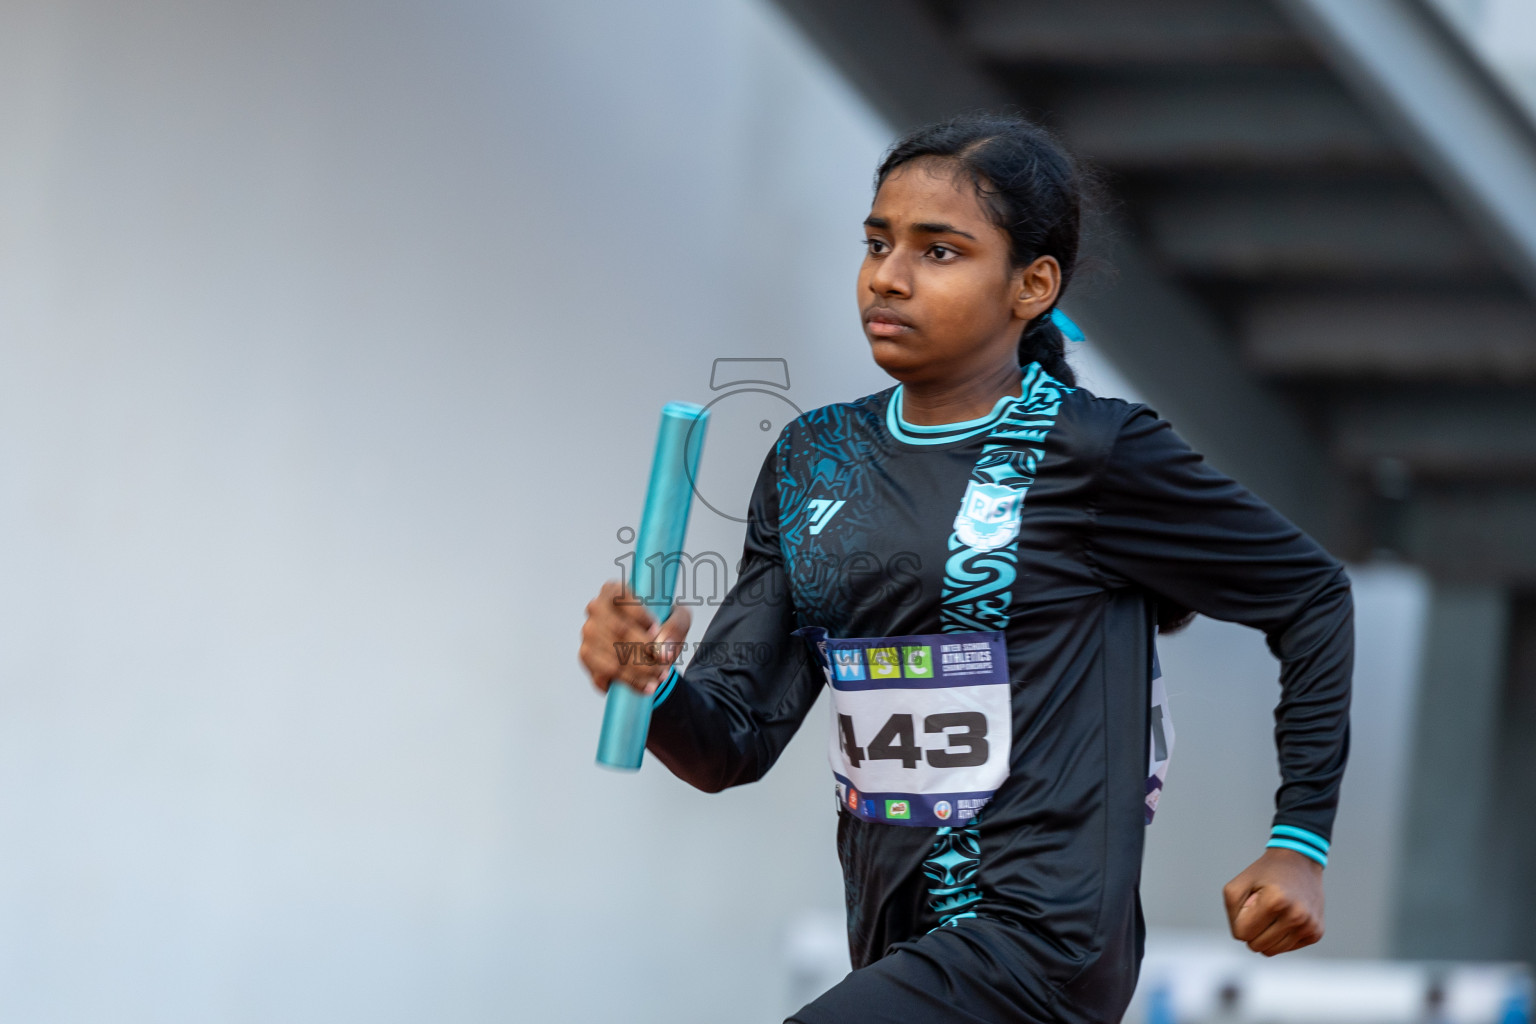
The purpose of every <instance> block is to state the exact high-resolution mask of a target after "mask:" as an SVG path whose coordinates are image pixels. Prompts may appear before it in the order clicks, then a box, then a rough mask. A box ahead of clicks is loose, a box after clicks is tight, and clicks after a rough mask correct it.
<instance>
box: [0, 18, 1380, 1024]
mask: <svg viewBox="0 0 1536 1024" xmlns="http://www.w3.org/2000/svg"><path fill="white" fill-rule="evenodd" d="M887 141H888V139H887V134H886V131H885V129H884V128H883V127H882V126H881V125H879V124H878V123H877V122H876V121H875V119H874V118H873V116H872V115H871V114H870V113H869V112H868V111H867V110H866V109H865V108H864V107H863V106H862V104H861V103H860V102H859V101H858V100H857V99H856V98H855V97H854V96H853V95H852V94H851V93H850V92H849V90H848V89H847V87H846V86H844V85H843V84H842V83H841V82H840V81H839V80H838V79H837V78H836V76H835V75H834V74H833V73H832V72H831V71H830V70H829V69H828V68H827V67H825V66H824V65H823V64H822V63H821V62H820V61H819V59H818V58H816V57H815V56H814V54H813V53H812V52H811V50H810V49H809V48H808V47H807V46H806V44H805V43H804V42H803V41H801V40H800V39H799V38H798V37H797V36H796V35H795V34H794V33H793V32H792V31H791V30H790V29H789V28H788V26H787V25H785V24H784V23H783V22H782V20H781V19H780V17H779V16H778V15H777V13H776V11H774V10H773V9H772V8H771V7H770V6H769V5H768V4H766V3H764V2H762V0H657V2H653V3H648V4H626V3H619V2H614V0H565V2H563V3H560V4H544V3H525V2H501V3H490V2H476V0H447V2H440V3H435V4H425V3H418V4H406V5H390V6H386V7H381V6H379V5H376V4H366V3H362V2H360V0H314V2H305V3H301V2H297V0H280V2H276V3H268V4H261V5H252V4H239V3H233V2H228V0H226V2H214V0H138V2H136V3H132V4H113V3H108V2H105V0H8V2H6V3H4V4H0V537H3V538H5V539H4V541H3V542H0V1020H17V1021H38V1022H46V1021H102V1020H111V1021H114V1022H123V1024H129V1022H139V1021H144V1022H148V1021H156V1022H160V1021H186V1022H193V1021H196V1022H206V1021H283V1022H300V1021H326V1022H337V1021H353V1020H355V1021H369V1022H384V1021H410V1022H416V1021H422V1020H433V1021H492V1020H495V1021H505V1020H552V1021H595V1020H608V1019H618V1018H620V1017H621V1016H622V1017H623V1019H626V1020H631V1021H667V1022H688V1021H719V1020H734V1021H749V1020H762V1021H769V1020H776V1019H778V1016H779V1015H780V1014H782V1013H783V1012H784V1011H785V1010H786V1009H788V1008H790V1004H791V1003H792V1002H793V1000H794V999H795V998H796V991H802V992H803V989H804V988H805V986H806V985H808V984H810V982H807V981H806V980H805V979H803V978H802V979H800V980H799V981H796V980H795V979H794V978H791V977H790V975H789V973H788V968H787V967H786V963H785V959H784V947H785V942H786V935H787V934H788V933H789V932H790V931H791V930H792V929H799V930H800V933H801V936H802V938H804V934H803V933H804V931H805V928H806V927H808V926H807V925H806V922H807V921H810V922H814V921H816V920H818V919H822V918H824V917H825V916H826V915H828V914H832V915H835V914H836V912H837V911H838V909H839V908H840V906H841V892H840V885H839V879H838V874H837V868H836V862H835V857H834V855H833V851H832V844H831V833H832V827H833V816H832V813H831V809H830V807H829V806H828V800H827V786H826V781H825V767H824V765H823V763H822V758H821V748H820V743H821V736H820V733H819V730H810V731H808V732H807V734H806V735H803V736H802V737H800V738H799V739H798V740H797V741H796V743H795V744H794V745H793V746H792V747H791V749H790V750H789V751H788V753H787V754H786V755H785V758H784V760H783V763H782V764H781V766H780V767H779V768H778V769H777V770H776V771H775V772H774V773H773V775H772V776H770V778H769V779H768V780H767V781H766V782H765V783H763V784H762V785H759V786H755V787H751V788H749V789H746V790H742V791H739V792H734V793H729V794H725V795H722V796H717V797H706V796H703V795H701V794H697V793H694V792H692V791H690V790H688V789H686V788H685V787H683V786H682V785H681V784H680V783H677V782H676V781H675V780H672V779H671V778H670V777H669V776H667V775H666V774H665V772H663V771H661V770H659V769H658V768H657V767H656V766H654V765H652V766H651V767H649V768H648V769H647V770H645V771H643V772H641V773H640V774H639V775H638V776H620V775H613V774H605V773H602V772H600V771H598V770H597V769H595V768H594V767H593V766H592V753H593V748H594V744H595V738H596V732H597V724H598V720H599V717H600V714H601V704H600V702H599V701H598V700H596V699H595V698H594V697H593V696H592V695H591V694H590V693H589V692H588V691H587V690H586V689H585V686H584V684H583V682H582V680H581V676H580V673H579V670H578V668H577V666H576V664H575V658H574V650H575V641H576V631H577V628H578V625H579V622H580V619H581V608H582V605H583V604H584V602H585V601H586V599H587V597H588V596H590V594H591V593H592V592H593V591H594V590H595V588H596V586H597V585H598V583H599V582H600V581H601V580H602V579H603V578H604V577H605V576H606V575H608V574H611V573H613V572H615V571H616V570H615V568H614V565H613V562H614V559H616V558H617V557H619V556H620V555H621V554H622V552H623V550H624V548H623V545H622V544H621V543H620V542H619V541H618V539H617V537H616V533H617V531H618V530H619V529H620V528H621V527H624V526H633V525H635V518H636V516H637V514H638V511H639V503H640V497H641V494H642V489H643V484H644V475H645V472H646V463H647V461H648V459H649V449H650V444H651V439H652V436H653V432H654V425H655V417H656V413H657V409H658V407H659V405H660V404H661V402H663V401H665V400H667V399H673V398H683V399H692V400H708V399H710V398H711V397H713V393H712V392H711V391H710V389H709V374H710V364H711V361H712V360H713V359H714V358H716V357H720V356H775V357H782V358H785V359H786V360H788V362H789V365H790V368H791V375H792V382H793V386H792V388H791V391H790V393H789V397H790V398H791V399H792V400H793V401H794V402H795V403H796V404H797V405H799V406H800V407H801V408H809V407H812V406H814V405H818V404H822V403H825V402H828V401H833V400H838V399H843V398H848V397H852V396H857V395H861V394H865V393H868V392H870V391H873V390H876V389H878V388H880V387H883V386H885V383H886V381H885V380H884V379H883V377H882V376H881V374H880V373H879V371H878V370H877V369H876V368H875V367H874V366H873V365H872V364H871V363H870V362H869V360H868V358H867V355H866V352H865V348H864V343H863V341H862V338H861V336H860V335H859V333H858V328H857V323H856V319H855V309H854V303H853V301H852V290H853V275H854V271H855V267H856V264H857V260H858V258H859V245H858V242H859V237H860V234H861V233H860V231H859V229H858V222H859V220H860V219H861V218H862V216H863V213H864V210H865V209H866V205H867V201H868V191H867V190H868V176H869V173H870V171H871V169H872V167H873V164H874V162H875V160H876V158H877V157H878V154H879V152H880V150H881V148H882V147H883V146H884V144H885V143H886V142H887ZM1081 358H1082V360H1083V366H1084V368H1085V370H1086V371H1087V374H1086V375H1087V376H1088V377H1089V379H1090V380H1091V381H1094V382H1095V383H1097V384H1099V386H1100V387H1101V388H1102V389H1103V390H1106V391H1109V392H1115V391H1117V390H1118V391H1121V392H1124V391H1126V390H1128V386H1126V385H1124V384H1123V383H1117V382H1116V378H1115V377H1114V374H1113V371H1112V369H1110V368H1108V367H1103V366H1102V365H1100V364H1097V363H1096V362H1095V359H1094V355H1093V353H1092V350H1091V348H1090V349H1089V350H1088V351H1087V352H1085V353H1084V354H1083V356H1082V357H1081ZM724 425H725V420H724V418H722V420H721V426H722V430H721V432H720V433H718V434H717V435H716V436H715V437H714V438H712V440H711V447H710V451H709V457H710V459H711V460H712V462H711V465H712V466H713V467H715V469H713V470H712V471H715V472H720V473H722V474H724V476H722V477H721V478H720V479H721V480H722V481H724V480H728V479H729V478H731V477H732V476H733V475H736V476H741V475H744V476H745V478H746V479H750V477H751V475H752V473H753V472H754V471H755V469H756V466H757V462H758V460H759V459H760V457H761V454H762V451H763V449H764V447H765V445H766V443H767V439H768V438H769V437H771V436H772V435H771V433H764V434H757V435H754V434H753V432H752V430H751V429H750V421H749V422H748V428H747V429H741V430H737V431H735V432H734V433H732V432H730V431H725V430H724V429H723V428H724ZM736 426H737V427H741V423H737V424H736ZM691 543H692V546H696V547H700V548H712V549H715V550H719V551H722V552H726V553H727V554H728V555H729V556H730V557H731V558H732V559H733V560H734V557H735V552H736V551H738V550H739V544H740V527H739V526H738V525H737V524H735V523H732V522H730V521H728V520H725V519H720V518H718V517H715V516H712V515H709V514H707V513H698V514H697V515H696V520H695V530H694V533H693V539H692V542H691ZM701 625H702V624H701ZM1205 635H1206V634H1205V632H1203V631H1202V630H1197V631H1195V632H1194V633H1193V634H1192V636H1191V637H1190V639H1189V640H1188V641H1187V642H1184V643H1186V645H1187V646H1186V648H1184V650H1186V651H1187V652H1188V653H1186V654H1180V655H1174V654H1173V653H1172V652H1170V655H1169V659H1168V660H1169V665H1170V669H1169V671H1170V676H1171V677H1174V676H1176V677H1177V678H1178V679H1180V680H1183V681H1184V682H1183V683H1182V684H1180V685H1183V686H1188V687H1191V688H1194V687H1198V686H1209V687H1221V686H1226V685H1230V684H1238V685H1239V686H1240V690H1238V691H1233V692H1241V693H1242V694H1244V696H1243V697H1242V698H1241V701H1243V702H1246V703H1243V710H1242V712H1241V713H1242V714H1244V715H1247V716H1248V717H1249V718H1252V717H1253V716H1254V715H1255V714H1257V712H1255V711H1254V709H1255V708H1257V707H1261V706H1263V707H1267V704H1265V701H1267V700H1268V699H1269V698H1270V697H1271V696H1272V690H1269V689H1266V687H1265V686H1264V683H1265V680H1264V679H1261V678H1258V677H1259V676H1262V675H1263V674H1264V671H1265V666H1262V665H1261V664H1260V663H1259V661H1257V660H1253V659H1251V658H1250V659H1249V660H1248V661H1246V662H1244V664H1245V666H1247V668H1245V672H1248V674H1249V675H1252V676H1253V677H1254V678H1247V677H1246V676H1245V678H1243V679H1241V680H1235V679H1233V678H1232V676H1233V672H1232V670H1231V666H1232V662H1231V660H1230V659H1229V658H1228V656H1227V653H1226V648H1225V647H1223V646H1222V643H1224V642H1225V641H1212V644H1211V645H1209V646H1202V644H1203V643H1204V642H1203V641H1202V640H1201V637H1203V636H1205ZM1213 635H1214V634H1213ZM1244 642H1245V643H1246V642H1247V641H1246V640H1245V641H1244ZM1250 646H1251V645H1250ZM1207 650H1210V651H1214V652H1215V653H1214V655H1207V654H1203V653H1201V652H1203V651H1207ZM1213 659H1214V660H1213ZM1270 671H1271V673H1272V670H1270ZM1202 672H1204V673H1205V675H1204V676H1202V674H1201V673H1202ZM1201 680H1205V682H1201ZM1213 692H1214V691H1213ZM1181 694H1182V691H1181V690H1180V688H1179V686H1177V685H1176V686H1175V699H1176V700H1177V699H1179V697H1180V696H1181ZM1234 699H1235V700H1236V699H1238V698H1234ZM1255 702H1257V703H1255ZM1213 713H1214V709H1213ZM1236 713H1237V712H1236V711H1234V714H1236ZM1181 714H1183V715H1185V717H1183V718H1181V719H1180V725H1181V736H1180V739H1181V750H1180V753H1179V755H1178V760H1177V761H1176V763H1175V767H1174V770H1173V777H1172V779H1171V782H1170V785H1171V789H1170V794H1169V797H1168V801H1167V807H1166V811H1165V820H1164V821H1160V822H1159V823H1158V826H1157V829H1158V831H1157V832H1156V834H1155V835H1154V839H1153V854H1152V856H1151V859H1150V860H1149V868H1148V883H1147V884H1148V889H1149V904H1150V905H1151V907H1152V909H1153V910H1154V920H1156V919H1158V917H1159V915H1161V917H1162V918H1165V919H1167V920H1169V921H1172V922H1173V923H1188V922H1186V921H1185V918H1186V917H1188V918H1189V919H1190V921H1193V922H1194V923H1197V924H1204V923H1209V918H1210V915H1209V914H1208V913H1205V912H1204V911H1202V912H1201V913H1200V914H1195V915H1193V916H1191V913H1190V912H1186V910H1185V909H1184V908H1186V907H1193V906H1194V905H1195V902H1194V901H1195V900H1196V899H1197V894H1198V898H1201V899H1203V898H1205V894H1207V893H1210V894H1214V892H1215V891H1216V887H1217V886H1219V885H1220V883H1221V882H1222V881H1224V880H1225V877H1226V875H1227V874H1230V873H1231V871H1235V870H1236V868H1237V867H1240V866H1241V864H1240V863H1235V861H1236V860H1238V859H1240V856H1239V854H1241V855H1246V854H1247V853H1249V852H1251V850H1252V849H1253V848H1256V846H1257V843H1258V841H1259V840H1260V838H1261V835H1260V834H1259V833H1256V832H1254V831H1253V828H1254V827H1255V826H1254V821H1258V820H1260V819H1262V818H1263V817H1264V816H1265V815H1266V814H1267V811H1265V810H1264V807H1265V806H1266V805H1267V800H1268V789H1270V788H1272V787H1270V786H1269V785H1268V784H1267V783H1264V784H1263V785H1261V784H1260V783H1261V782H1262V781H1263V780H1262V779H1261V778H1260V776H1262V771H1261V768H1262V765H1263V764H1265V763H1267V762H1266V761H1264V758H1265V757H1266V756H1267V755H1266V754H1265V753H1264V750H1265V748H1264V747H1263V746H1262V745H1261V746H1259V747H1257V748H1254V749H1252V750H1250V749H1247V748H1245V749H1243V750H1242V751H1236V750H1234V751H1231V753H1233V755H1234V756H1236V755H1237V754H1238V753H1241V754H1242V755H1243V756H1244V757H1248V756H1249V755H1250V754H1253V756H1254V757H1255V758H1257V760H1255V761H1254V764H1256V765H1259V767H1257V768H1254V770H1253V777H1252V779H1250V777H1249V774H1248V770H1247V768H1244V769H1242V770H1239V771H1235V772H1234V771H1229V770H1227V768H1226V766H1225V764H1224V762H1220V758H1221V757H1222V756H1224V754H1225V753H1227V752H1228V750H1227V748H1226V747H1222V746H1213V747H1210V748H1208V749H1206V750H1205V752H1204V753H1202V752H1201V751H1202V747H1204V746H1205V744H1206V743H1207V742H1213V741H1208V740H1202V739H1201V738H1200V734H1201V729H1202V728H1203V727H1202V726H1197V725H1195V724H1189V725H1186V724H1185V723H1186V722H1191V723H1193V722H1195V721H1197V720H1198V719H1199V716H1200V714H1201V713H1197V712H1195V711H1193V710H1192V711H1189V712H1184V711H1182V709H1181ZM1218 720H1219V719H1218V718H1212V719H1211V721H1212V722H1217V721H1218ZM812 722H813V723H819V722H820V715H819V713H817V712H813V717H812ZM1252 725H1253V723H1252V722H1248V724H1247V725H1246V726H1245V728H1249V729H1250V731H1252ZM1213 751H1214V752H1216V753H1213ZM1255 751H1256V752H1255ZM1213 757H1214V758H1215V759H1216V760H1214V761H1213V760H1212V758H1213ZM1202 759H1204V760H1202ZM1211 764H1215V765H1216V767H1215V769H1212V770H1215V771H1217V772H1218V773H1219V774H1220V776H1221V777H1220V779H1219V780H1216V781H1212V782H1210V783H1209V784H1208V785H1203V784H1201V783H1199V781H1198V780H1199V778H1200V776H1201V773H1203V772H1205V771H1207V770H1208V769H1207V767H1200V766H1202V765H1204V766H1209V765H1211ZM1244 764H1245V765H1247V764H1248V762H1247V761H1245V762H1244ZM1250 782H1251V784H1250ZM1371 785H1373V786H1388V787H1389V786H1390V780H1389V779H1385V778H1380V777H1378V778H1376V779H1375V782H1373V783H1371ZM1366 790H1367V787H1366V786H1364V785H1362V786H1361V787H1360V788H1359V789H1358V790H1352V791H1351V795H1352V798H1353V794H1354V793H1355V792H1359V793H1361V794H1362V796H1364V795H1365V794H1366ZM1372 792H1374V790H1373V791H1372ZM1212 794H1215V796H1212ZM1216 804H1219V805H1220V806H1214V805H1216ZM1228 805H1236V806H1237V807H1238V809H1237V810H1229V809H1228ZM1250 819H1252V820H1250ZM1212 835H1216V836H1220V837H1222V838H1221V842H1219V843H1215V844H1206V843H1205V839H1207V838H1209V837H1210V836H1212ZM1165 837H1166V838H1165ZM1341 842H1342V841H1341ZM1359 842H1360V844H1361V848H1362V849H1376V850H1385V849H1386V847H1387V840H1386V838H1384V837H1382V836H1365V835H1361V836H1360V837H1359ZM1371 842H1374V843H1375V844H1376V845H1375V846H1374V847H1372V846H1370V845H1369V844H1370V843H1371ZM1160 843H1170V844H1172V843H1178V844H1184V845H1182V846H1177V847H1172V846H1170V847H1166V848H1162V847H1160V846H1159V844H1160ZM1215 848H1219V856H1218V855H1214V854H1212V852H1211V850H1212V849H1215ZM1160 849H1163V850H1164V852H1159V850H1160ZM1347 856H1348V855H1347V854H1341V861H1342V860H1343V859H1344V858H1345V857H1347ZM1229 868H1230V870H1229ZM1367 887H1368V886H1367ZM1373 891H1374V890H1373ZM1371 898H1375V897H1371ZM1351 899H1352V897H1351V896H1350V895H1349V894H1348V892H1345V893H1340V894H1335V903H1334V907H1335V908H1336V910H1335V921H1337V919H1338V910H1337V908H1340V907H1347V906H1348V905H1349V901H1350V900H1351ZM807 914H809V915H810V916H809V917H807V916H806V915H807ZM818 914H819V915H821V918H818V917H817V916H816V915H818ZM811 930H812V932H814V928H812V929H811ZM811 938H812V941H810V942H809V948H812V949H814V948H815V941H814V939H815V936H814V934H813V935H812V937H811ZM802 945H805V943H802ZM796 985H798V986H799V989H798V990H797V989H795V988H794V987H795V986H796Z"/></svg>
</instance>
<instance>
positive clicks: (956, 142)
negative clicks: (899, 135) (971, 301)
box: [875, 114, 1086, 386]
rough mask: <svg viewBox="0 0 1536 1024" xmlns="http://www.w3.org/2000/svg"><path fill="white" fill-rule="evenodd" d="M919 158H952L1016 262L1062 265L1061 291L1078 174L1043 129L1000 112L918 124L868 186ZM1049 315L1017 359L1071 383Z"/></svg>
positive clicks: (1080, 197) (1076, 230) (1071, 244)
mask: <svg viewBox="0 0 1536 1024" xmlns="http://www.w3.org/2000/svg"><path fill="white" fill-rule="evenodd" d="M924 158H939V159H943V160H949V161H953V162H954V165H955V169H956V171H957V172H958V173H960V174H962V175H964V176H965V177H966V178H967V179H968V180H969V181H970V183H971V185H972V187H974V188H975V189H976V196H977V198H978V199H980V200H981V205H982V206H983V208H985V209H986V211H987V212H988V213H989V214H990V215H991V217H992V223H994V224H996V225H997V226H998V227H999V228H1002V229H1003V231H1005V232H1007V234H1008V241H1009V254H1010V256H1011V257H1012V260H1013V265H1014V266H1015V267H1024V266H1028V265H1029V264H1030V263H1032V262H1034V261H1035V260H1037V259H1039V258H1040V257H1041V256H1054V257H1056V262H1057V263H1060V264H1061V292H1065V291H1066V290H1067V283H1068V282H1069V281H1071V280H1072V272H1073V271H1074V270H1076V269H1077V246H1078V237H1079V234H1080V231H1081V223H1080V222H1081V220H1082V212H1083V210H1082V208H1083V205H1084V192H1085V190H1086V189H1085V177H1084V175H1083V173H1082V171H1081V170H1080V169H1079V168H1078V166H1077V164H1076V162H1075V161H1074V160H1073V159H1072V158H1071V157H1070V156H1068V155H1067V153H1066V151H1065V150H1063V149H1062V148H1061V146H1059V145H1058V144H1057V143H1056V140H1055V139H1053V138H1052V137H1051V135H1050V133H1049V132H1047V131H1046V130H1045V129H1044V128H1042V127H1040V126H1039V125H1037V124H1034V123H1033V122H1030V121H1026V120H1024V119H1023V118H1021V117H1011V116H1008V115H1005V114H971V115H967V116H963V117H957V118H954V119H952V120H949V121H942V122H940V123H938V124H930V125H927V126H925V127H922V128H918V129H916V130H914V131H912V132H909V133H908V134H907V135H906V137H905V138H903V139H901V140H900V141H898V142H897V143H896V144H895V145H894V146H892V147H891V148H890V151H889V152H887V153H886V155H885V159H884V160H883V161H881V163H880V169H879V170H877V171H876V172H875V191H877V192H878V191H879V190H880V186H881V185H883V184H884V183H885V179H886V178H888V177H889V176H890V174H891V172H892V171H894V170H896V168H898V167H901V166H903V165H904V164H908V163H911V162H912V161H914V160H921V159H924ZM1059 297H1060V293H1058V298H1059ZM1054 308H1055V307H1054V306H1053V307H1052V309H1054ZM1050 314H1051V310H1046V311H1045V312H1044V313H1041V314H1040V315H1039V316H1037V317H1036V318H1035V319H1033V320H1031V321H1030V322H1029V324H1028V325H1027V326H1026V327H1025V328H1024V331H1023V333H1022V334H1020V336H1019V362H1020V363H1031V362H1036V363H1039V364H1040V366H1041V367H1042V368H1043V369H1044V370H1045V372H1046V373H1048V374H1050V375H1051V376H1052V377H1055V378H1056V379H1057V380H1059V381H1061V382H1062V383H1063V384H1066V385H1069V386H1071V385H1075V384H1076V383H1077V375H1076V374H1074V373H1073V372H1072V367H1071V366H1069V365H1068V364H1067V355H1066V347H1067V346H1066V339H1065V338H1063V337H1062V335H1061V331H1060V330H1059V329H1057V327H1056V325H1055V323H1053V322H1052V320H1051V316H1050Z"/></svg>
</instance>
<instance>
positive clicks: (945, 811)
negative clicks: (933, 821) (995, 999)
mask: <svg viewBox="0 0 1536 1024" xmlns="http://www.w3.org/2000/svg"><path fill="white" fill-rule="evenodd" d="M953 813H954V808H953V807H951V806H949V801H948V800H940V801H939V802H938V803H936V804H934V805H933V816H934V817H935V818H938V819H939V820H940V821H948V820H949V816H950V815H951V814H953Z"/></svg>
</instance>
